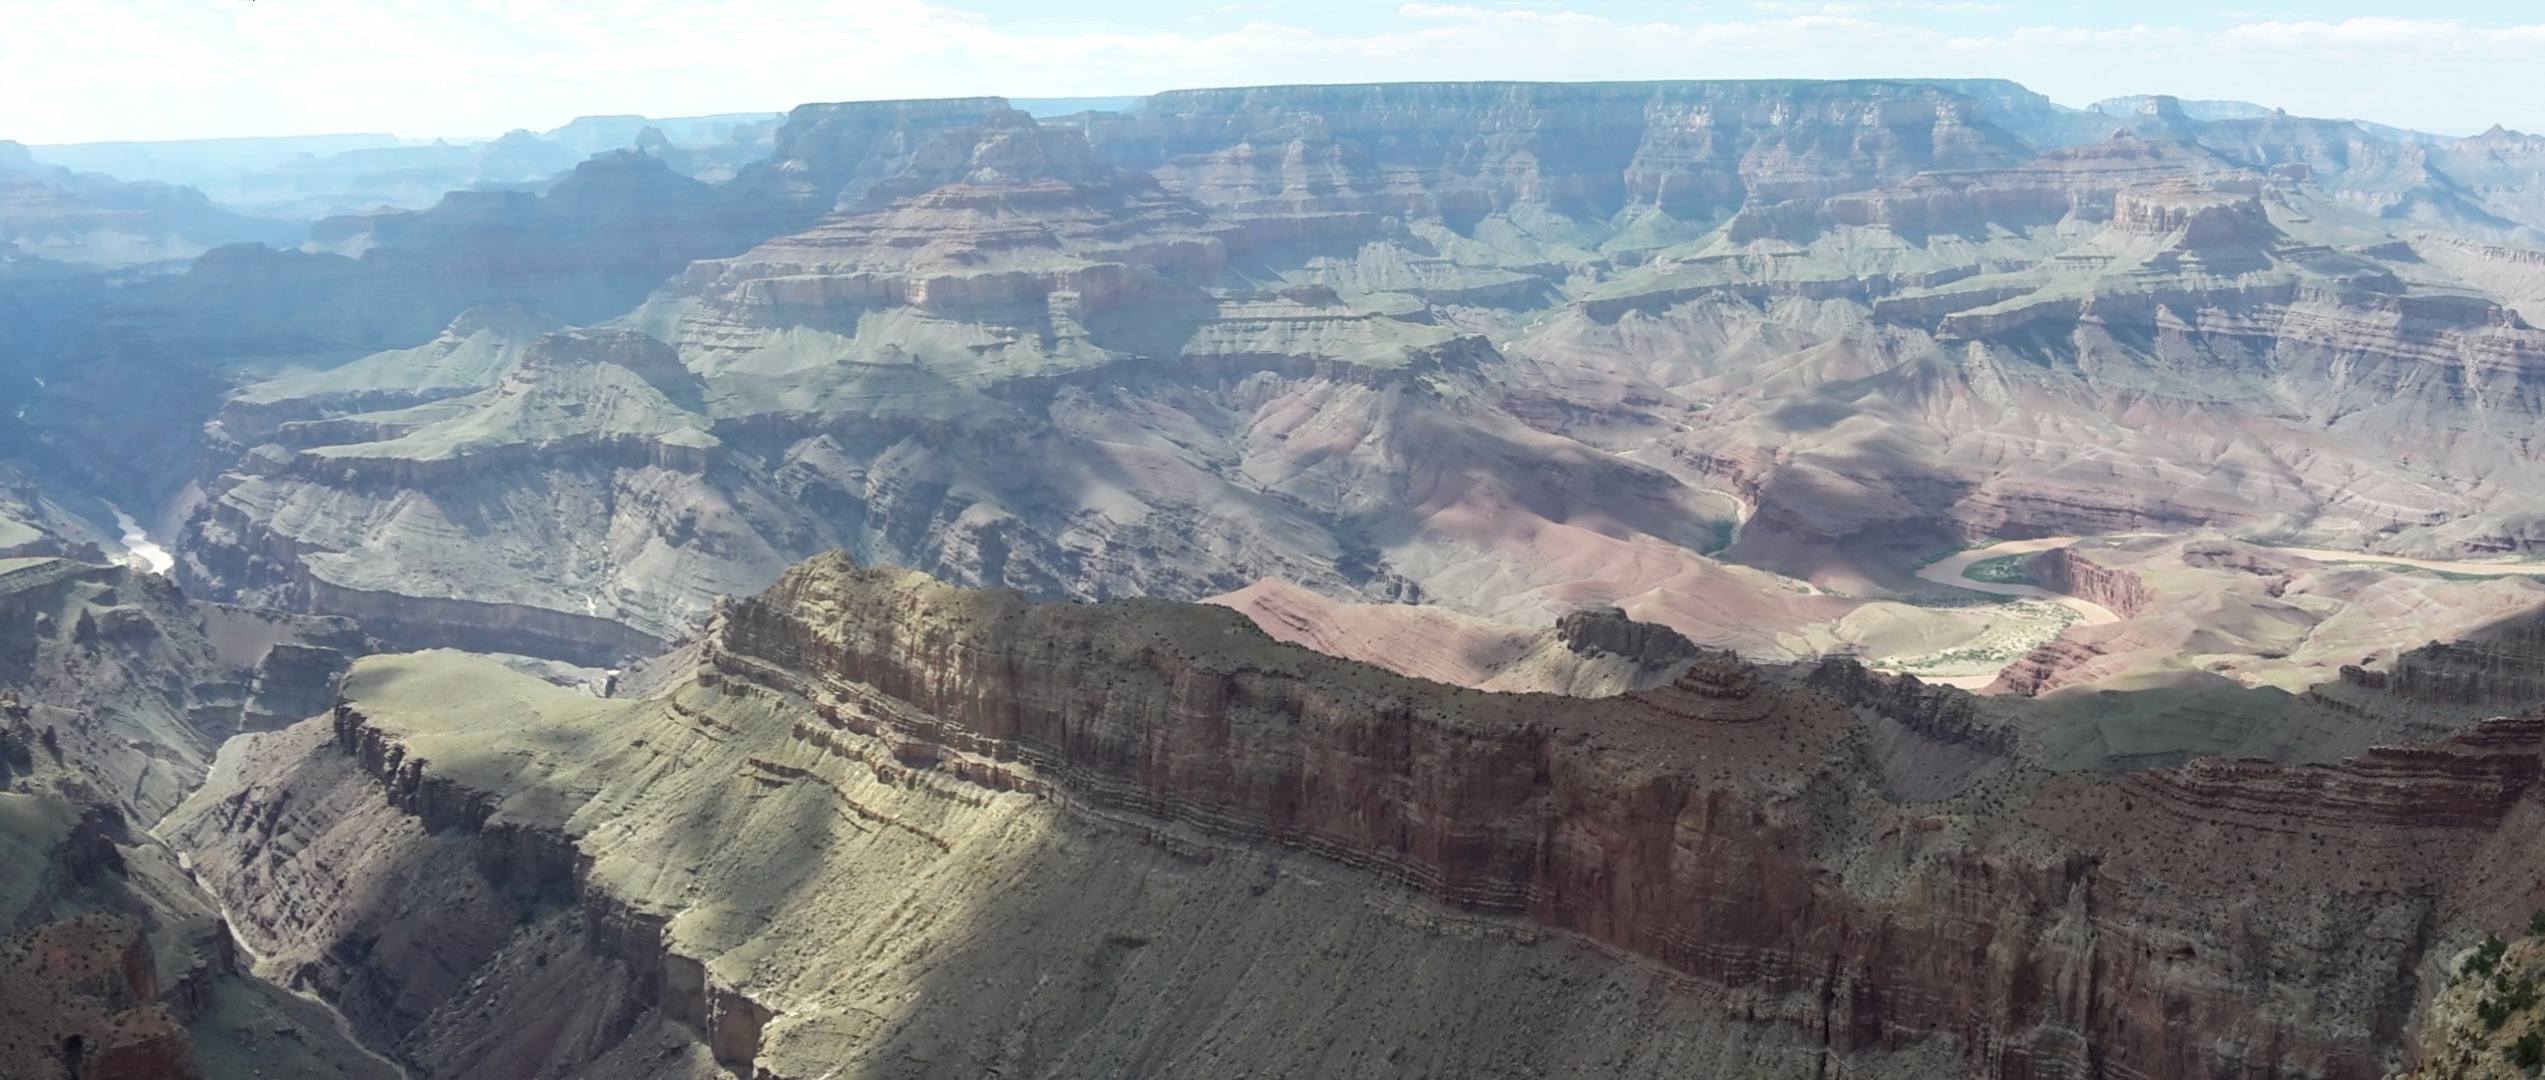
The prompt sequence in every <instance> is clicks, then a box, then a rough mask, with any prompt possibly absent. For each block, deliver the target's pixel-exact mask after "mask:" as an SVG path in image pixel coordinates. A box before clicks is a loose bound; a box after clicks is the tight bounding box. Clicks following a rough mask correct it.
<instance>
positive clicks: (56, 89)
mask: <svg viewBox="0 0 2545 1080" xmlns="http://www.w3.org/2000/svg"><path fill="white" fill-rule="evenodd" d="M0 19H5V20H6V21H5V25H7V26H9V27H10V33H9V35H8V39H7V41H6V42H4V43H0V102H5V103H6V104H5V105H0V138H10V139H15V140H17V141H19V142H25V143H57V142H88V141H100V140H125V139H184V138H209V137H225V136H242V135H305V134H319V133H335V132H379V131H386V132H391V133H395V134H398V135H403V136H408V137H430V136H488V135H494V134H498V133H501V132H504V131H508V130H512V129H514V128H524V127H526V128H533V129H539V128H546V127H552V126H555V125H557V124H560V123H563V122H565V121H566V120H568V119H570V118H572V117H574V116H579V115H587V114H598V113H642V114H644V115H648V116H690V115H701V114H708V113H726V112H751V111H777V110H782V109H785V108H788V107H790V106H793V105H795V104H798V103H801V102H806V101H845V100H858V99H876V98H897V97H931V96H955V95H967V94H984V93H995V94H1006V95H1010V96H1017V97H1074V96H1099V95H1101V96H1114V95H1133V94H1146V93H1151V92H1155V91H1159V90H1168V89H1176V88H1182V87H1194V86H1229V85H1265V84H1282V83H1298V82H1371V81H1391V80H1430V79H1539V80H1589V79H1697V78H1702V79H1722V78H1787V77H1794V78H1842V77H1843V78H1864V77H1983V76H1984V77H1994V78H2011V79H2014V80H2017V81H2019V82H2022V83H2024V84H2025V85H2027V86H2030V87H2032V88H2033V89H2036V90H2039V91H2041V92H2043V93H2045V94H2048V95H2049V96H2050V97H2051V98H2052V99H2053V100H2057V101H2061V102H2064V103H2068V104H2083V103H2086V102H2091V101H2097V100H2101V99H2104V98H2108V97H2114V96H2119V95H2124V94H2141V93H2169V94H2174V95H2176V96H2180V97H2185V98H2224V99H2233V100H2242V101H2252V102H2257V103H2261V104H2264V105H2270V106H2277V107H2284V108H2287V109H2289V110H2290V111H2292V112H2296V113H2301V114H2304V115H2310V116H2343V117H2356V118H2362V119H2369V120H2375V121H2379V122H2381V123H2386V124H2393V125H2397V126H2402V127H2411V128H2418V129H2422V130H2427V131H2433V132H2438V133H2442V134H2458V135H2462V134H2471V133H2474V132H2476V131H2480V130H2482V129H2484V128H2485V127H2488V126H2490V125H2492V124H2494V123H2500V124H2505V125H2507V126H2510V127H2512V128H2518V129H2522V130H2538V129H2545V23H2540V22H2539V20H2538V18H2537V16H2536V14H2535V9H2534V7H2533V6H2532V5H2525V4H2517V3H2506V2H2501V3H2453V4H2451V3H2432V4H2418V5H2412V6H2410V7H2406V8H2398V7H2397V6H2395V5H2377V4H2368V3H2358V2H2345V3H2325V4H2309V5H2304V6H2303V7H2299V8H2289V7H2278V6H2269V5H2264V6H2257V7H2253V8H2247V9H2241V10H2236V9H2220V8H2216V7H2213V6H2212V5H2207V4H2194V3H2182V2H2171V3H2139V4H2065V3H2057V4H2054V3H1967V2H1957V3H1885V2H1866V3H1797V2H1775V3H1661V2H1640V0H1584V2H1576V3H1565V2H1552V0H1551V2H1538V3H1495V2H1492V0H1476V2H1452V3H1404V4H1399V5H1392V6H1391V5H1387V4H1379V3H1372V4H1363V3H1347V2H1338V0H1308V2H1302V3H1282V4H1266V3H1234V4H1220V5H1208V4H1168V3H1158V2H1153V0H1110V2H1100V3H1088V4H1079V5H1072V6H1070V8H1069V10H1068V13H1067V14H1066V15H1065V16H1058V15H1055V14H1054V13H1053V6H1052V5H1048V4H1041V3H1026V2H1018V0H997V2H967V3H943V4H933V3H916V2H880V0H872V2H854V0H853V2H848V3H832V2H818V0H746V2H741V3H731V4H716V5H697V4H686V3H677V2H670V0H607V2H591V0H552V2H538V3H518V4H504V3H492V2H485V0H479V2H475V3H468V4H443V3H424V2H401V3H364V2H359V0H148V2H139V3H130V4H73V3H31V2H27V0H7V2H5V3H0Z"/></svg>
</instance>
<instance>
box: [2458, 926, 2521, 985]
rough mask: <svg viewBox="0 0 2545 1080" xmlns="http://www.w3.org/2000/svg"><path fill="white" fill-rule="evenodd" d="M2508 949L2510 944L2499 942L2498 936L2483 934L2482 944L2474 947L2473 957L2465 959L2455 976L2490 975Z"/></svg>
mask: <svg viewBox="0 0 2545 1080" xmlns="http://www.w3.org/2000/svg"><path fill="white" fill-rule="evenodd" d="M2509 949H2510V943H2509V942H2506V941H2503V940H2501V939H2500V937H2499V936H2498V935H2494V934H2485V935H2484V936H2483V943H2482V944H2480V945H2477V946H2475V947H2474V955H2472V956H2468V957H2466V958H2465V963H2464V965H2462V966H2460V967H2459V968H2458V969H2457V974H2459V975H2463V976H2466V977H2467V978H2473V977H2474V976H2477V975H2489V974H2492V969H2493V968H2496V967H2499V966H2500V964H2501V954H2502V953H2505V952H2508V951H2509Z"/></svg>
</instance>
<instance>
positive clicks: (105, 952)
mask: <svg viewBox="0 0 2545 1080" xmlns="http://www.w3.org/2000/svg"><path fill="white" fill-rule="evenodd" d="M0 987H5V988H6V989H5V990H0V1069H5V1070H6V1072H7V1074H8V1075H9V1076H12V1077H25V1078H26V1080H57V1078H58V1080H161V1078H165V1080H194V1078H199V1077H201V1076H203V1075H204V1074H203V1070H202V1067H201V1066H200V1065H198V1064H197V1063H196V1061H195V1058H194V1047H193V1043H192V1041H191V1040H190V1039H188V1038H187V1036H186V1029H185V1027H184V1026H183V1025H181V1024H180V1023H178V1021H177V1018H176V1016H175V1015H174V1014H172V1013H171V1012H170V1011H169V1009H168V1006H167V1005H166V1004H165V1003H163V1002H161V1001H160V1000H159V987H158V985H157V982H156V980H155V977H154V975H153V968H152V963H151V959H150V954H149V951H148V947H147V942H146V941H145V939H144V938H143V936H142V928H141V924H140V923H139V922H138V921H137V920H134V919H130V918H112V917H89V918H80V919H70V920H65V921H62V922H55V923H48V924H45V925H43V926H40V927H37V928H35V929H32V930H27V931H23V932H21V933H18V934H15V935H12V936H10V937H8V938H6V939H0Z"/></svg>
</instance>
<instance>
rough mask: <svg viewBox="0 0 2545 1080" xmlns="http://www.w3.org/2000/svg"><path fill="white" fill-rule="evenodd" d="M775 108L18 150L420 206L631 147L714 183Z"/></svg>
mask: <svg viewBox="0 0 2545 1080" xmlns="http://www.w3.org/2000/svg"><path fill="white" fill-rule="evenodd" d="M776 128H777V114H774V113H732V114H724V115H717V116H695V117H679V118H672V119H660V120H657V119H648V118H645V117H641V116H587V117H580V118H577V119H576V120H574V121H572V122H570V123H567V124H565V125H564V126H562V127H558V128H554V129H551V130H548V131H544V132H532V131H527V130H522V131H513V132H509V133H506V134H504V135H501V136H498V137H495V138H490V139H461V140H444V139H436V140H432V141H429V142H418V141H414V140H404V139H399V138H397V137H395V136H390V135H315V136H295V137H288V138H270V139H199V140H186V141H176V142H116V143H75V144H63V145H53V146H40V147H30V148H28V149H29V151H30V154H31V156H32V159H33V160H34V161H36V162H41V163H48V164H58V165H62V166H66V167H69V168H73V169H77V170H93V171H97V172H104V173H111V174H113V175H115V176H117V177H121V178H123V179H126V180H155V181H162V182H165V183H170V184H182V185H187V186H191V187H193V188H196V189H198V190H200V191H202V192H203V193H204V194H205V195H206V196H208V197H209V198H211V199H212V200H213V201H214V202H216V203H219V204H221V205H222V206H224V207H227V208H229V209H232V210H235V211H239V212H242V213H247V214H252V215H256V216H262V217H275V218H284V219H290V220H296V221H314V220H317V219H320V218H325V217H332V216H338V215H343V214H354V213H368V212H371V211H374V210H381V209H420V208H422V207H426V206H430V205H432V204H433V203H434V202H435V201H436V200H438V199H440V198H441V197H442V195H443V194H444V193H446V192H451V191H475V190H490V189H492V190H524V191H540V190H545V189H546V187H547V186H548V185H549V184H552V183H555V182H556V181H557V180H558V179H559V178H561V177H562V176H563V175H564V174H565V173H566V172H568V171H570V170H572V169H573V168H574V167H575V166H576V165H578V164H580V163H582V162H583V161H584V160H585V159H587V158H590V157H591V156H593V155H594V154H599V153H605V152H608V151H611V150H620V149H630V148H638V149H643V150H645V151H647V152H648V153H650V154H652V155H653V156H654V157H656V158H658V159H661V160H662V161H664V162H665V163H666V164H667V165H669V166H671V167H672V169H673V170H674V171H676V172H679V173H681V174H682V175H685V176H690V177H693V178H696V179H701V180H707V181H717V180H724V179H727V178H729V177H731V176H732V175H733V173H734V171H735V170H736V169H738V168H740V167H741V166H742V165H743V164H745V163H747V162H749V161H752V160H754V159H756V158H759V157H762V156H765V155H766V154H767V153H768V150H769V148H770V145H771V143H770V136H771V135H772V133H774V132H775V130H776Z"/></svg>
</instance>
